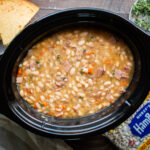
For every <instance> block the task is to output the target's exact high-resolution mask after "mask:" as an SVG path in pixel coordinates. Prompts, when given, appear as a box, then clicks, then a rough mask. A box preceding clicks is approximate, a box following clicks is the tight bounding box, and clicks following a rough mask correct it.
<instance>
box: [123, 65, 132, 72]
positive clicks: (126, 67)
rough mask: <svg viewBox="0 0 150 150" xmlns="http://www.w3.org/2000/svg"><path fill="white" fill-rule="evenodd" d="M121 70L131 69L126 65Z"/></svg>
mask: <svg viewBox="0 0 150 150" xmlns="http://www.w3.org/2000/svg"><path fill="white" fill-rule="evenodd" d="M123 70H124V71H130V70H131V68H130V67H128V66H124V68H123Z"/></svg>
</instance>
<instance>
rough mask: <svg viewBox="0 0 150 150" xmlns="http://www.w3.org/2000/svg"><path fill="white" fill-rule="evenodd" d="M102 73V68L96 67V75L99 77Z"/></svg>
mask: <svg viewBox="0 0 150 150" xmlns="http://www.w3.org/2000/svg"><path fill="white" fill-rule="evenodd" d="M103 74H104V69H103V68H98V69H97V76H98V77H101V76H102V75H103Z"/></svg>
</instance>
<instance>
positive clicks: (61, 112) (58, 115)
mask: <svg viewBox="0 0 150 150" xmlns="http://www.w3.org/2000/svg"><path fill="white" fill-rule="evenodd" d="M63 114H64V113H63V111H60V112H57V113H56V115H55V116H56V117H61V116H62V115H63Z"/></svg>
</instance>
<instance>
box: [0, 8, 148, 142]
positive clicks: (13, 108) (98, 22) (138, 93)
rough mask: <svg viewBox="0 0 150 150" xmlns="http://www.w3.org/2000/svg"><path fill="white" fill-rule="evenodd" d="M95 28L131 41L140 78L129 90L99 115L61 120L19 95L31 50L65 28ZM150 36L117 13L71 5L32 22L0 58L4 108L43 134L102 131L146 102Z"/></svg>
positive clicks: (61, 135)
mask: <svg viewBox="0 0 150 150" xmlns="http://www.w3.org/2000/svg"><path fill="white" fill-rule="evenodd" d="M72 26H93V27H96V28H105V29H106V30H109V31H111V32H114V33H115V34H117V35H118V36H120V37H121V38H123V39H124V40H125V42H126V43H127V44H128V45H129V47H130V49H131V51H132V53H133V56H134V62H135V71H134V76H133V79H132V81H131V84H130V85H129V87H128V89H127V91H126V93H124V94H123V95H122V96H121V97H120V98H119V99H118V100H117V101H116V102H114V103H113V104H112V105H111V106H109V107H107V108H105V109H103V110H102V111H100V112H97V113H95V114H93V115H89V116H86V117H81V118H76V119H59V118H55V117H50V116H47V115H43V114H41V113H38V112H37V111H36V110H34V109H32V108H31V107H30V106H29V105H28V104H27V103H26V102H25V101H24V100H23V99H22V98H21V97H20V95H19V94H18V91H17V87H16V80H15V78H16V72H17V68H18V64H19V63H20V62H21V61H22V59H23V58H24V57H25V55H26V54H27V51H28V50H29V49H30V47H32V45H34V44H35V43H36V42H38V41H39V40H40V39H41V38H43V37H45V36H47V35H48V34H51V33H53V32H56V31H57V30H62V29H63V28H64V27H65V28H67V27H72ZM149 57H150V36H149V35H147V34H146V33H145V32H144V31H142V30H141V29H139V28H138V27H137V26H135V25H133V24H132V23H131V22H130V21H128V20H126V19H124V18H122V17H120V16H119V15H116V14H115V13H112V12H109V11H106V10H100V9H93V8H79V9H70V10H65V11H61V12H57V13H53V14H50V15H49V16H47V17H45V18H43V19H41V20H39V21H37V22H35V23H33V24H31V25H29V26H28V27H27V28H25V29H24V30H23V31H22V32H21V33H20V34H19V35H18V36H17V37H16V38H15V39H14V40H13V41H12V43H11V44H10V45H9V46H8V48H7V49H6V51H5V53H4V55H3V56H2V58H1V61H0V88H1V90H0V92H1V98H0V112H1V113H2V114H4V115H6V116H7V117H8V118H10V119H11V120H14V121H15V122H17V123H18V124H20V125H21V126H23V127H24V128H26V129H28V130H30V131H32V132H34V133H37V134H41V135H43V136H49V137H59V138H67V139H70V138H71V139H73V138H77V137H84V136H88V135H94V134H101V133H104V132H106V131H108V130H109V129H111V128H113V127H116V126H117V125H119V124H120V123H121V122H123V121H124V120H125V119H127V118H128V117H129V116H130V115H132V114H133V112H134V111H135V110H136V109H137V108H138V107H139V106H140V104H141V103H142V102H143V100H144V98H145V97H146V95H147V94H148V91H149V83H150V80H149V76H150V60H149Z"/></svg>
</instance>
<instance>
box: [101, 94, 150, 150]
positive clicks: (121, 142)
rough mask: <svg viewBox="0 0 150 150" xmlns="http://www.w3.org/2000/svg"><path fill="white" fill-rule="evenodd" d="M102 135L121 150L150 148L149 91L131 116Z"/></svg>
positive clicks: (147, 149)
mask: <svg viewBox="0 0 150 150" xmlns="http://www.w3.org/2000/svg"><path fill="white" fill-rule="evenodd" d="M104 135H105V136H106V137H108V138H109V139H110V140H111V141H112V142H113V143H115V144H116V145H117V146H118V147H119V148H120V149H121V150H150V93H149V94H148V96H147V98H146V99H145V101H144V102H143V104H142V105H141V106H140V107H139V109H138V110H137V111H136V112H135V113H134V114H133V115H132V116H131V117H129V118H128V119H127V120H126V121H125V122H123V123H122V124H121V125H120V126H118V127H117V128H115V129H113V130H110V131H109V132H106V133H105V134H104Z"/></svg>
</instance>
